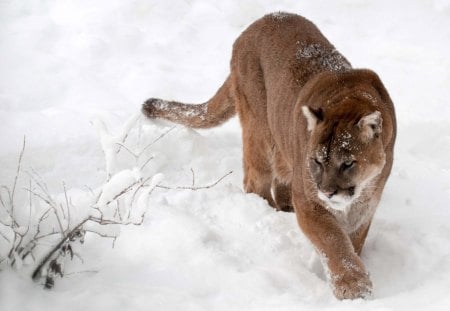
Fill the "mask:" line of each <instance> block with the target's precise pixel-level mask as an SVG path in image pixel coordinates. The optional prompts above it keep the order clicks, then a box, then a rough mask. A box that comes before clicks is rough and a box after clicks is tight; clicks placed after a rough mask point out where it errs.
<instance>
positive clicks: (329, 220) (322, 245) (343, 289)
mask: <svg viewBox="0 0 450 311" xmlns="http://www.w3.org/2000/svg"><path fill="white" fill-rule="evenodd" d="M293 201H294V205H295V210H296V215H297V220H298V223H299V225H300V228H301V229H302V231H303V232H304V233H305V235H306V236H307V237H308V238H309V239H310V241H311V242H312V243H313V244H314V246H315V248H316V250H317V251H318V252H319V254H320V255H321V256H323V257H324V264H326V267H325V268H327V269H328V272H329V278H330V282H331V285H332V287H333V291H334V295H335V296H336V297H337V298H338V299H355V298H365V297H367V296H369V295H370V294H371V291H372V282H371V281H370V279H369V275H368V273H367V272H366V269H365V267H364V264H363V263H362V261H361V259H360V258H359V256H358V255H357V254H356V252H355V250H354V248H353V245H352V241H351V240H350V237H349V236H348V234H347V233H345V232H344V231H343V230H342V229H341V228H340V226H339V224H338V223H337V222H336V219H335V218H334V216H333V215H332V214H330V213H329V212H328V211H327V210H326V209H325V208H323V207H322V206H319V205H315V204H314V203H309V202H305V200H304V199H302V198H299V197H298V196H296V195H295V193H294V197H293Z"/></svg>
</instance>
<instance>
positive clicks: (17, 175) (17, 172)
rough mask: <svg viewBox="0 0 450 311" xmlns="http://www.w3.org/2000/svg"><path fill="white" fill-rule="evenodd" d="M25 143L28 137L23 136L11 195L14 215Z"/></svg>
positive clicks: (12, 213)
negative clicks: (15, 195) (15, 197)
mask: <svg viewBox="0 0 450 311" xmlns="http://www.w3.org/2000/svg"><path fill="white" fill-rule="evenodd" d="M25 143H26V138H25V136H24V137H23V145H22V150H21V151H20V155H19V162H18V164H17V171H16V176H15V177H14V184H13V187H12V191H11V197H10V201H11V215H13V216H14V194H15V192H16V185H17V179H18V178H19V173H20V166H21V165H22V157H23V153H24V151H25Z"/></svg>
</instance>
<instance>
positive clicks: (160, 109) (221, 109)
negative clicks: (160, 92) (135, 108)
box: [142, 77, 236, 128]
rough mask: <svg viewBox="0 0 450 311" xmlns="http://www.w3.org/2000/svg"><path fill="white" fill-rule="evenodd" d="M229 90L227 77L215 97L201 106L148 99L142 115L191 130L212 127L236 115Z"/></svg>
mask: <svg viewBox="0 0 450 311" xmlns="http://www.w3.org/2000/svg"><path fill="white" fill-rule="evenodd" d="M231 89H232V87H231V78H230V77H228V78H227V80H226V81H225V82H224V84H223V85H222V86H221V87H220V89H219V90H218V91H217V93H216V95H214V96H213V98H211V99H210V100H209V101H207V102H206V103H203V104H197V105H195V104H184V103H179V102H175V101H167V100H163V99H158V98H150V99H148V100H146V101H145V103H144V104H143V105H142V113H143V114H145V115H146V116H147V117H148V118H162V119H166V120H169V121H172V122H175V123H178V124H182V125H185V126H188V127H192V128H210V127H214V126H217V125H219V124H222V123H223V122H225V121H227V120H228V119H230V118H231V117H232V116H234V115H235V114H236V110H235V106H234V99H233V96H232V90H231Z"/></svg>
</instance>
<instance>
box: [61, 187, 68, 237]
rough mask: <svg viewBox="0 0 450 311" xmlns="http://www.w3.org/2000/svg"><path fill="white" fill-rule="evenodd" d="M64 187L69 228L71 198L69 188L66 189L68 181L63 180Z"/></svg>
mask: <svg viewBox="0 0 450 311" xmlns="http://www.w3.org/2000/svg"><path fill="white" fill-rule="evenodd" d="M62 184H63V188H64V197H65V198H66V208H67V229H66V230H69V228H70V206H69V199H68V197H67V189H66V183H65V182H64V181H63V183H62Z"/></svg>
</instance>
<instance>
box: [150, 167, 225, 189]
mask: <svg viewBox="0 0 450 311" xmlns="http://www.w3.org/2000/svg"><path fill="white" fill-rule="evenodd" d="M232 173H233V171H230V172H228V173H226V174H225V175H223V176H222V177H220V178H219V179H218V180H216V181H215V182H213V183H212V184H209V185H206V186H199V187H191V186H179V187H168V186H163V185H157V186H156V188H162V189H168V190H194V191H196V190H202V189H209V188H212V187H214V186H216V185H217V184H218V183H220V182H221V181H222V180H223V179H224V178H225V177H227V176H228V175H231V174H232Z"/></svg>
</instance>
